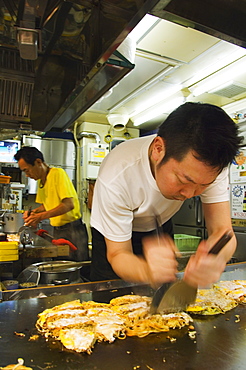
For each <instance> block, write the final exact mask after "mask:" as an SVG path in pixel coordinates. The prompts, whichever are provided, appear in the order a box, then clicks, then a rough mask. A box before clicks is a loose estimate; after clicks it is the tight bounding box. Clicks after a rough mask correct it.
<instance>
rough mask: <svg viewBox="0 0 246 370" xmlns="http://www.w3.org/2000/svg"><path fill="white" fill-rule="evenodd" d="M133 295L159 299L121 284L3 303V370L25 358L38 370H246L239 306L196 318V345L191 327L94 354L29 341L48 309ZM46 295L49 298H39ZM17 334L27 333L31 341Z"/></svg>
mask: <svg viewBox="0 0 246 370" xmlns="http://www.w3.org/2000/svg"><path fill="white" fill-rule="evenodd" d="M238 276H239V277H238ZM224 278H226V279H227V280H233V279H234V278H236V279H237V278H239V279H246V266H245V265H244V264H238V265H235V266H233V265H232V267H228V269H227V271H226V272H225V273H224V275H222V278H221V280H225V279H224ZM41 290H42V292H41ZM130 293H134V294H142V295H151V294H153V292H152V291H151V288H150V287H148V286H146V285H134V284H129V285H128V284H127V283H125V282H121V281H113V282H101V283H88V284H85V283H83V284H74V285H69V286H61V287H50V288H46V289H44V288H42V289H29V290H23V291H15V292H13V293H11V294H12V295H13V294H14V297H15V298H16V297H18V298H19V299H15V300H14V299H13V300H5V301H3V302H2V303H0V348H1V352H0V366H6V365H8V364H11V363H12V364H13V363H17V359H18V358H19V357H21V358H23V359H24V360H25V365H26V366H30V367H32V368H33V369H35V370H36V369H58V370H63V369H66V370H70V369H71V370H75V369H76V370H77V369H83V370H132V369H140V370H159V369H170V370H171V369H175V370H176V369H186V370H196V369H199V370H203V369H204V370H205V369H206V370H207V369H216V370H232V369H245V364H246V350H245V344H246V307H245V306H238V307H236V308H235V309H233V310H231V311H229V312H227V313H226V314H225V315H219V316H211V317H202V316H199V317H195V318H194V326H195V330H196V332H197V335H196V338H195V340H194V339H191V338H190V337H189V335H188V328H183V329H181V330H171V331H169V332H168V333H161V334H150V335H148V336H147V337H145V338H137V337H128V338H126V339H124V340H119V339H116V340H115V342H114V343H112V344H109V343H106V342H105V343H96V344H95V347H94V350H93V352H92V354H91V355H88V354H83V353H81V354H79V353H74V352H70V351H67V350H64V348H62V346H61V344H60V343H58V342H56V341H54V340H49V341H45V339H44V338H43V337H41V336H39V339H38V340H37V341H29V338H30V336H31V335H33V334H37V331H36V329H35V322H36V320H37V314H38V313H40V312H42V311H43V310H44V309H46V308H50V307H53V306H55V305H57V304H61V303H64V302H66V301H69V300H73V299H80V300H91V299H93V300H95V301H98V302H109V300H110V299H112V298H114V297H117V296H120V295H124V294H130ZM41 295H42V296H43V298H39V297H41ZM45 296H46V297H45ZM6 297H7V296H6ZM20 298H21V299H20ZM16 333H24V334H25V336H24V337H22V336H18V335H17V334H16ZM171 338H176V341H175V342H172V341H171Z"/></svg>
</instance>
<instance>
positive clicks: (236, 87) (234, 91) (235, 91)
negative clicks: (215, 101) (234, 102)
mask: <svg viewBox="0 0 246 370" xmlns="http://www.w3.org/2000/svg"><path fill="white" fill-rule="evenodd" d="M210 92H211V93H213V94H216V95H220V96H224V97H226V98H233V97H234V96H237V95H239V94H242V93H245V92H246V86H244V85H242V84H240V83H235V82H232V83H231V84H230V85H227V86H225V87H222V88H219V89H213V90H211V91H210Z"/></svg>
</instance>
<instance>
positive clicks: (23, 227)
mask: <svg viewBox="0 0 246 370" xmlns="http://www.w3.org/2000/svg"><path fill="white" fill-rule="evenodd" d="M31 212H32V207H29V208H28V212H27V217H29V216H30V214H31ZM27 227H29V226H26V224H24V225H23V226H21V227H20V228H19V230H18V234H20V233H21V232H22V231H23V230H25V229H26V228H27Z"/></svg>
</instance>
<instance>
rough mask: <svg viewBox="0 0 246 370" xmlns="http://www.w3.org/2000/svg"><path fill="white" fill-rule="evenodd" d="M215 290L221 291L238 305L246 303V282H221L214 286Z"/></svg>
mask: <svg viewBox="0 0 246 370" xmlns="http://www.w3.org/2000/svg"><path fill="white" fill-rule="evenodd" d="M214 289H218V290H220V291H221V292H222V293H223V294H225V295H226V296H227V297H229V298H232V299H235V300H236V301H237V302H238V303H246V280H232V281H219V282H218V283H216V284H214Z"/></svg>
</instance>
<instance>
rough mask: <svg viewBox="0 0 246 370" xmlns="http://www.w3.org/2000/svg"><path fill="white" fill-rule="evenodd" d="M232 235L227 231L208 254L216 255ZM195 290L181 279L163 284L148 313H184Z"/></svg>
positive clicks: (193, 298) (191, 300) (192, 299)
mask: <svg viewBox="0 0 246 370" xmlns="http://www.w3.org/2000/svg"><path fill="white" fill-rule="evenodd" d="M232 235H233V233H232V231H231V230H229V231H227V232H226V233H224V234H223V235H222V237H221V238H220V239H219V240H218V241H217V242H216V243H215V245H214V246H213V248H212V249H211V250H210V252H209V253H212V254H218V253H219V251H220V250H221V249H222V248H223V247H224V246H225V245H226V243H227V242H228V241H229V240H230V239H231V237H232ZM196 294H197V288H194V287H192V286H190V285H189V284H187V283H186V282H185V281H184V280H183V279H179V280H177V281H176V282H175V283H165V284H163V285H162V286H161V287H160V288H158V289H157V291H156V292H155V294H154V296H153V299H152V302H151V307H150V312H151V314H154V313H156V312H159V313H170V312H179V311H184V310H185V309H186V308H187V306H188V305H189V304H190V303H192V302H194V301H195V299H196Z"/></svg>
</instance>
